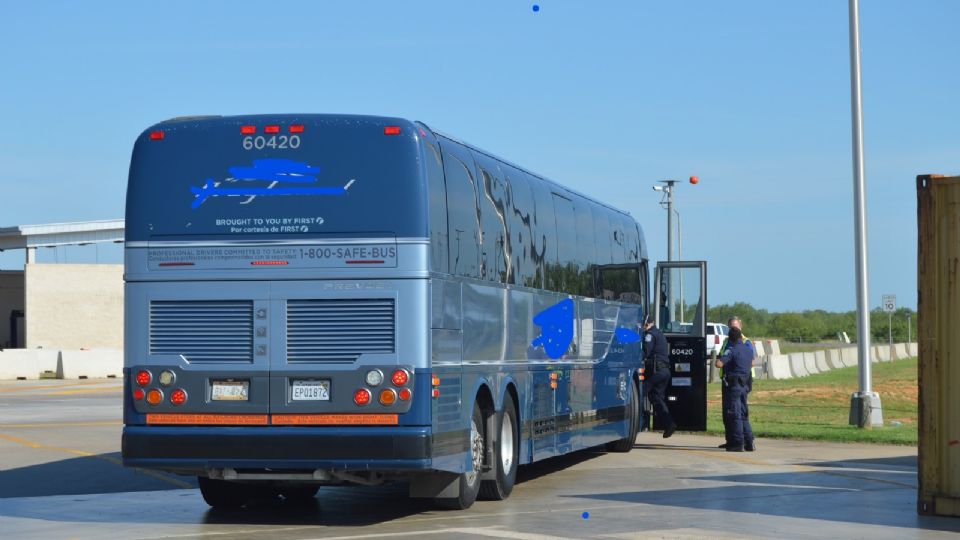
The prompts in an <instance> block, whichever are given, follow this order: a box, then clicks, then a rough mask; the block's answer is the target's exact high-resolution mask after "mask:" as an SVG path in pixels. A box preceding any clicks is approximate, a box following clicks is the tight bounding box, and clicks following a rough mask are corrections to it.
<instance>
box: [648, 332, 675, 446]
mask: <svg viewBox="0 0 960 540" xmlns="http://www.w3.org/2000/svg"><path fill="white" fill-rule="evenodd" d="M654 322H655V320H654V318H653V315H647V316H646V317H645V318H644V319H643V330H644V336H643V360H644V362H643V364H644V368H645V369H644V372H645V374H646V378H645V379H644V392H646V394H647V399H649V400H650V403H651V404H652V405H653V412H654V414H656V417H657V421H658V422H662V423H663V425H664V426H665V427H664V429H663V438H664V439H666V438H668V437H670V436H671V435H673V432H674V431H676V430H677V424H676V423H674V421H673V417H672V416H670V409H668V408H667V401H666V395H667V384H668V383H669V382H670V356H669V354H670V348H669V346H668V345H667V338H665V337H664V336H663V332H661V331H660V329H659V328H657V327H656V326H655V325H654Z"/></svg>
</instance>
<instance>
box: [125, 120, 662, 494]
mask: <svg viewBox="0 0 960 540" xmlns="http://www.w3.org/2000/svg"><path fill="white" fill-rule="evenodd" d="M126 204H127V206H126V246H125V281H126V283H125V375H126V381H127V382H126V386H125V392H124V396H125V397H124V424H125V426H124V430H123V460H124V464H125V465H128V466H134V467H140V468H147V469H157V470H163V471H172V472H174V473H178V474H184V475H195V476H197V477H198V478H199V483H200V489H201V492H202V494H203V497H204V499H205V500H206V501H207V502H208V503H209V504H210V505H212V506H214V507H231V506H233V507H236V506H242V505H243V504H245V503H246V502H247V501H249V500H251V499H253V498H256V497H260V496H270V497H274V496H283V497H285V498H291V499H296V498H312V497H313V496H314V495H315V494H316V492H317V489H318V487H319V486H321V485H330V484H351V483H352V484H362V485H375V484H380V483H386V482H393V481H398V480H407V481H409V486H410V488H409V490H410V495H411V496H412V497H426V498H433V499H435V500H436V501H437V502H438V504H440V505H441V506H445V507H452V508H466V507H469V506H470V505H471V504H472V503H473V502H474V500H475V499H476V498H477V497H478V496H479V497H481V498H484V499H504V498H506V497H507V496H509V495H510V492H511V490H512V488H513V485H514V482H515V479H516V474H517V467H518V466H519V465H523V464H528V463H532V462H534V461H538V460H542V459H545V458H550V457H552V456H558V455H562V454H566V453H569V452H573V451H576V450H580V449H584V448H591V447H596V446H603V445H606V446H607V448H608V449H610V450H613V451H621V452H626V451H629V450H630V449H631V447H632V446H633V444H634V439H635V438H636V435H637V431H638V424H639V418H640V407H639V404H640V403H641V402H642V391H641V387H642V386H641V384H640V383H639V379H640V375H639V374H640V368H641V356H642V354H641V340H640V339H639V337H640V336H639V335H638V322H639V321H640V320H641V317H642V316H643V315H644V306H647V305H649V304H648V301H649V298H648V283H649V278H648V269H647V264H648V261H647V252H646V245H645V241H644V237H643V232H642V230H641V228H640V226H639V225H638V224H637V222H636V221H635V220H634V219H633V218H631V217H630V216H629V215H628V214H626V213H625V212H622V211H620V210H617V209H616V208H614V207H612V206H609V205H607V204H604V203H601V202H599V201H596V200H594V199H591V198H590V197H587V196H584V195H582V194H580V193H577V192H576V191H573V190H570V189H567V188H565V187H563V186H561V185H559V184H557V183H554V182H552V181H550V180H548V179H546V178H543V177H542V176H539V175H537V174H534V173H532V172H530V171H528V170H526V169H524V168H522V167H519V166H517V165H514V164H512V163H510V162H508V161H506V160H503V159H500V158H498V157H495V156H493V155H491V154H490V153H488V152H485V151H483V150H480V149H478V148H476V147H473V146H471V145H469V144H466V143H464V142H462V141H459V140H457V139H455V138H453V137H450V136H447V135H442V134H440V133H437V132H435V131H433V130H432V129H430V128H429V127H428V126H427V125H425V124H423V123H420V122H413V121H409V120H404V119H400V118H389V117H372V116H350V115H313V114H310V115H256V116H233V117H185V118H176V119H173V120H169V121H165V122H161V123H159V124H157V125H154V126H152V127H150V128H149V129H147V130H146V131H144V132H143V134H141V135H140V137H139V138H138V139H137V141H136V144H135V146H134V150H133V156H132V161H131V165H130V177H129V185H128V190H127V203H126Z"/></svg>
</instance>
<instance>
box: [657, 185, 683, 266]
mask: <svg viewBox="0 0 960 540" xmlns="http://www.w3.org/2000/svg"><path fill="white" fill-rule="evenodd" d="M660 183H661V184H663V185H662V186H653V190H654V191H659V192H661V193H663V195H664V198H665V199H666V202H664V201H663V200H661V201H660V206H662V207H664V208H666V209H667V260H668V261H672V260H673V212H674V210H673V186H675V185H676V184H677V181H676V180H661V181H660ZM664 205H666V206H664Z"/></svg>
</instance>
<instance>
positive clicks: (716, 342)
mask: <svg viewBox="0 0 960 540" xmlns="http://www.w3.org/2000/svg"><path fill="white" fill-rule="evenodd" d="M713 344H714V345H719V344H720V334H714V335H713Z"/></svg>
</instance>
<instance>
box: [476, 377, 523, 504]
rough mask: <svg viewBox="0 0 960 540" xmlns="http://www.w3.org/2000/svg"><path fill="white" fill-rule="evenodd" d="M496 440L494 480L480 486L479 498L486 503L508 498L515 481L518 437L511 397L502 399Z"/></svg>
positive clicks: (514, 409) (518, 445)
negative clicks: (486, 501) (495, 475)
mask: <svg viewBox="0 0 960 540" xmlns="http://www.w3.org/2000/svg"><path fill="white" fill-rule="evenodd" d="M497 420H498V422H497V428H496V429H497V431H496V432H495V433H497V434H498V436H497V438H496V439H495V440H494V442H493V444H494V461H495V463H494V464H493V467H494V468H495V469H496V474H497V477H496V479H495V480H484V481H483V482H482V483H481V484H480V498H481V499H484V500H488V501H502V500H503V499H506V498H507V497H509V496H510V492H511V491H513V484H514V483H516V481H517V462H518V461H519V459H520V437H519V436H518V427H519V424H518V423H517V408H516V406H515V405H514V403H513V396H511V395H510V394H507V395H506V396H504V398H503V410H502V411H500V414H498V415H497Z"/></svg>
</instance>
